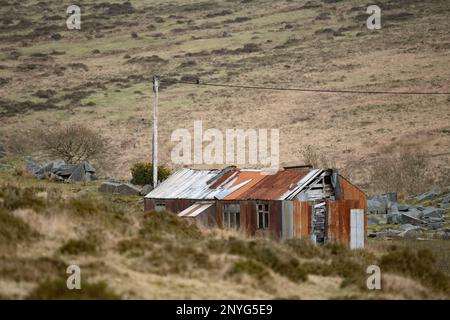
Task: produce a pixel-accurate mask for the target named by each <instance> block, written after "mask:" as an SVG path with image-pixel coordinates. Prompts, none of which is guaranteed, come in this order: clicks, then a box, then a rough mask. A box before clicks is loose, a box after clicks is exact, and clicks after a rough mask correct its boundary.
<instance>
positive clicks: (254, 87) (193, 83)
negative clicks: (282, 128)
mask: <svg viewBox="0 0 450 320" xmlns="http://www.w3.org/2000/svg"><path fill="white" fill-rule="evenodd" d="M161 83H172V84H187V85H198V86H209V87H225V88H237V89H255V90H274V91H300V92H320V93H349V94H394V95H450V92H419V91H360V90H338V89H307V88H289V87H265V86H244V85H237V84H225V83H205V82H201V81H199V80H197V81H196V82H189V81H181V80H173V79H167V80H161Z"/></svg>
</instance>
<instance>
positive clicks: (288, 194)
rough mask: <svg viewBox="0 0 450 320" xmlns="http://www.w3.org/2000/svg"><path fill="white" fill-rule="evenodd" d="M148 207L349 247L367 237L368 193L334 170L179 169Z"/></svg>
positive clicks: (218, 223) (211, 224) (361, 243)
mask: <svg viewBox="0 0 450 320" xmlns="http://www.w3.org/2000/svg"><path fill="white" fill-rule="evenodd" d="M144 206H145V210H153V209H155V210H162V209H166V210H169V211H172V212H174V213H176V214H178V216H180V217H183V218H187V219H191V220H193V221H196V222H199V223H201V224H202V225H205V226H208V227H214V226H217V227H221V228H230V229H231V228H233V229H240V230H244V231H245V232H246V233H247V234H248V235H251V236H258V235H264V236H271V237H275V238H281V239H291V238H307V239H311V240H313V241H315V242H316V243H324V242H328V241H335V242H340V243H343V244H346V245H348V246H350V247H351V248H360V247H363V246H364V243H365V238H366V224H367V221H366V220H367V218H366V213H367V198H366V195H365V194H364V192H362V191H361V190H360V189H358V188H357V187H356V186H354V185H353V184H351V183H350V182H349V181H347V180H346V179H345V178H343V177H342V176H340V175H339V174H338V173H337V172H335V171H333V170H332V169H311V168H309V167H289V168H284V169H282V170H279V171H277V172H275V173H273V174H267V173H265V172H263V171H261V170H255V169H239V168H236V167H234V166H230V167H227V168H225V169H223V170H193V169H181V170H179V171H177V172H175V173H174V174H173V175H172V176H170V177H169V178H168V179H167V180H165V181H164V182H162V183H161V184H160V185H159V186H158V187H157V188H155V189H154V190H153V191H151V192H150V193H149V194H148V195H147V196H145V199H144Z"/></svg>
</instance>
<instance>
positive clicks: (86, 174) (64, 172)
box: [26, 160, 97, 182]
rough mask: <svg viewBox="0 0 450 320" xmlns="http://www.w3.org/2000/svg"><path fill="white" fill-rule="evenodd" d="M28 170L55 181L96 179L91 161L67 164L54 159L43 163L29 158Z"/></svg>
mask: <svg viewBox="0 0 450 320" xmlns="http://www.w3.org/2000/svg"><path fill="white" fill-rule="evenodd" d="M26 170H27V171H28V172H29V173H31V174H32V175H34V176H35V177H36V178H39V179H42V178H44V177H48V178H50V179H51V180H54V181H65V182H74V181H76V182H80V181H91V180H96V179H97V176H96V171H95V168H94V167H93V166H92V164H91V163H90V162H89V161H85V162H83V163H81V164H66V163H65V161H64V160H53V161H50V162H47V163H46V164H44V165H41V164H39V163H37V162H36V161H33V160H28V164H27V166H26Z"/></svg>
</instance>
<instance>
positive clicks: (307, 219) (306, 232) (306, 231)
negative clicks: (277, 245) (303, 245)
mask: <svg viewBox="0 0 450 320" xmlns="http://www.w3.org/2000/svg"><path fill="white" fill-rule="evenodd" d="M311 214H312V204H311V202H309V201H300V200H299V199H298V198H296V199H294V238H302V239H309V238H310V235H311Z"/></svg>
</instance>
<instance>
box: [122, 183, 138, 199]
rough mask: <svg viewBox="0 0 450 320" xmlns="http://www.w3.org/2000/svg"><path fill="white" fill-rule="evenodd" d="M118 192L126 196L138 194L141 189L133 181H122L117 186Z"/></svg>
mask: <svg viewBox="0 0 450 320" xmlns="http://www.w3.org/2000/svg"><path fill="white" fill-rule="evenodd" d="M116 192H117V193H119V194H122V195H125V196H138V195H139V194H140V193H141V189H140V188H139V187H136V186H134V185H132V184H131V183H122V184H120V185H119V186H118V187H117V189H116Z"/></svg>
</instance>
